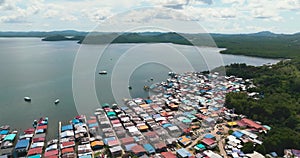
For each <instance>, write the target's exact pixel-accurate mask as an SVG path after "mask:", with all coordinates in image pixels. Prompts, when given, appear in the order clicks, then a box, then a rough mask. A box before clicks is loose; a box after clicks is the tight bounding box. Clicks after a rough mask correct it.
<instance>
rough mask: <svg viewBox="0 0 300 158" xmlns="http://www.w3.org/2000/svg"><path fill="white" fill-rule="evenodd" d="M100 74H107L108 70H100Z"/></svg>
mask: <svg viewBox="0 0 300 158" xmlns="http://www.w3.org/2000/svg"><path fill="white" fill-rule="evenodd" d="M99 74H101V75H104V74H107V71H99Z"/></svg>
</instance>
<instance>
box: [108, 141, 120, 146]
mask: <svg viewBox="0 0 300 158" xmlns="http://www.w3.org/2000/svg"><path fill="white" fill-rule="evenodd" d="M107 145H108V146H115V145H119V142H118V141H117V140H110V141H108V142H107Z"/></svg>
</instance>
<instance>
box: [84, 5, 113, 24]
mask: <svg viewBox="0 0 300 158" xmlns="http://www.w3.org/2000/svg"><path fill="white" fill-rule="evenodd" d="M81 13H82V14H83V15H84V16H87V17H88V19H89V20H90V21H93V22H99V21H104V20H106V19H107V18H108V17H110V16H112V15H113V13H112V11H111V8H108V7H103V8H101V9H100V8H94V9H89V10H86V9H84V10H82V11H81Z"/></svg>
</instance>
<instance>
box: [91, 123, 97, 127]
mask: <svg viewBox="0 0 300 158" xmlns="http://www.w3.org/2000/svg"><path fill="white" fill-rule="evenodd" d="M96 126H98V123H92V124H89V128H92V127H96Z"/></svg>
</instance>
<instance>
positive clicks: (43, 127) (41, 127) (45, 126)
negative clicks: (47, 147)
mask: <svg viewBox="0 0 300 158" xmlns="http://www.w3.org/2000/svg"><path fill="white" fill-rule="evenodd" d="M47 128H48V126H47V125H42V126H37V128H36V129H47Z"/></svg>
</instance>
